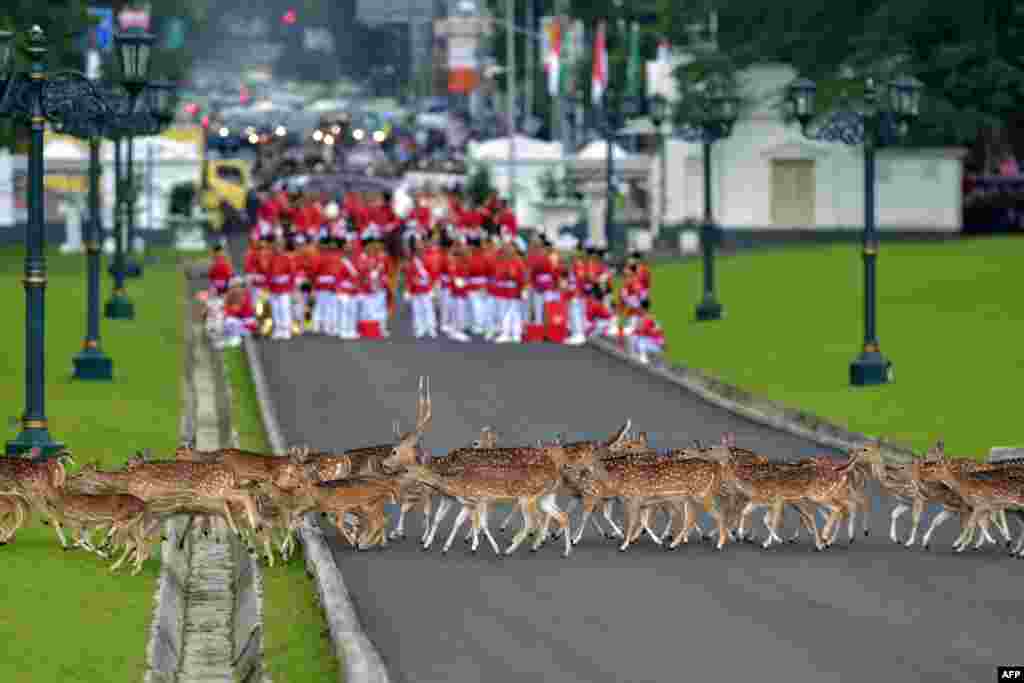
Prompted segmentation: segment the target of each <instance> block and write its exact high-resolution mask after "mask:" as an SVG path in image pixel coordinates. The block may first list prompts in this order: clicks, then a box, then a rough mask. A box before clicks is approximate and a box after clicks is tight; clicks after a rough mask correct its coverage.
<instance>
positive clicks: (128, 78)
mask: <svg viewBox="0 0 1024 683" xmlns="http://www.w3.org/2000/svg"><path fill="white" fill-rule="evenodd" d="M116 39H117V44H118V50H117V55H118V61H119V62H120V66H121V84H122V85H123V86H124V89H125V90H127V91H128V94H129V96H130V98H131V103H132V108H131V111H130V114H131V116H130V117H129V118H128V119H127V120H125V121H122V122H120V125H118V126H117V127H116V130H114V131H112V133H113V134H111V135H109V137H110V138H111V140H112V141H113V143H114V193H115V203H114V263H113V264H112V267H111V274H112V275H113V276H114V291H113V292H112V293H111V296H110V299H109V300H108V301H107V304H106V306H105V307H104V314H105V315H106V317H108V318H110V319H111V320H133V319H134V318H135V306H134V304H133V303H132V301H131V299H129V298H128V292H127V290H126V289H125V286H124V281H125V278H126V277H128V276H129V265H128V261H127V253H126V249H128V248H129V247H130V245H129V244H125V242H126V241H127V240H126V239H125V231H126V230H129V231H130V230H131V226H132V225H133V223H134V216H133V213H134V210H135V196H134V194H135V185H134V182H133V180H132V179H131V173H132V172H133V171H132V168H131V160H132V139H133V138H134V136H135V135H138V134H141V133H143V131H142V130H139V129H138V127H142V126H146V125H149V124H148V123H147V121H149V120H151V118H152V117H149V116H148V115H147V114H146V113H145V112H141V111H139V110H138V106H137V104H138V98H139V94H140V93H142V91H143V89H144V88H145V87H146V81H147V80H148V79H149V65H150V61H151V60H150V50H151V49H152V45H153V40H154V38H153V36H152V35H150V34H148V33H145V32H144V31H139V30H132V31H126V32H125V33H119V34H118V35H117V36H116ZM133 124H134V125H133ZM124 138H127V141H128V175H127V178H126V177H125V174H124V173H123V171H122V164H121V140H122V139H124ZM130 238H131V237H130V236H129V238H128V239H130ZM136 274H137V272H136Z"/></svg>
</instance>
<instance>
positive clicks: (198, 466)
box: [79, 461, 262, 536]
mask: <svg viewBox="0 0 1024 683" xmlns="http://www.w3.org/2000/svg"><path fill="white" fill-rule="evenodd" d="M79 478H80V480H81V481H82V482H83V483H85V484H93V485H101V486H106V487H108V488H110V489H111V490H112V492H118V493H130V494H131V495H133V496H135V497H137V498H139V499H141V500H143V501H145V502H147V503H149V502H151V501H153V500H156V499H159V498H161V497H168V496H175V495H187V496H190V497H191V498H193V499H194V500H195V501H196V502H197V503H208V504H212V505H213V506H215V507H217V508H218V509H220V510H221V511H223V512H224V516H225V519H226V520H227V522H228V525H229V526H230V527H231V530H232V531H233V532H234V533H235V534H238V535H239V536H241V532H240V531H239V528H238V525H237V524H236V523H235V519H234V516H233V515H232V513H231V507H230V503H232V502H234V503H238V504H240V505H241V506H242V507H243V508H244V510H245V512H246V516H247V517H248V521H249V523H250V525H251V526H252V528H253V529H255V530H256V531H257V532H258V531H259V530H260V529H261V528H262V526H261V525H260V522H259V515H258V513H257V511H256V504H255V502H254V501H253V498H252V496H251V495H250V494H249V493H248V492H247V491H245V490H242V489H241V488H240V487H239V482H238V477H237V475H235V472H234V470H232V469H231V468H229V467H227V466H225V465H221V464H217V463H202V462H190V461H174V462H157V463H145V464H142V465H136V466H135V467H133V468H131V469H129V470H121V471H113V472H103V471H100V470H99V468H97V467H96V466H95V464H88V465H85V466H84V467H83V468H82V470H81V472H79Z"/></svg>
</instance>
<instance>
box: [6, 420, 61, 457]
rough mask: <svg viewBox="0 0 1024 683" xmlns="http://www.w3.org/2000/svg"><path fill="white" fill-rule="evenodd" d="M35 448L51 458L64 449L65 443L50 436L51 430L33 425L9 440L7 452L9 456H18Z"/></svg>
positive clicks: (42, 454) (42, 455)
mask: <svg viewBox="0 0 1024 683" xmlns="http://www.w3.org/2000/svg"><path fill="white" fill-rule="evenodd" d="M33 448H38V449H39V450H40V451H41V454H40V455H41V457H43V458H51V457H53V456H54V455H56V454H57V453H60V452H61V451H63V450H64V444H62V443H58V442H56V441H54V440H53V439H51V438H50V430H48V429H46V428H45V427H44V428H37V427H33V428H30V429H23V430H22V431H21V433H20V434H18V435H17V436H16V437H14V440H13V441H8V442H7V444H6V448H5V453H6V454H7V455H9V456H12V455H13V456H17V455H23V454H25V453H28V452H29V451H30V450H32V449H33Z"/></svg>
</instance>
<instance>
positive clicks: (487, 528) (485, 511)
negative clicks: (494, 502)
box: [481, 505, 501, 557]
mask: <svg viewBox="0 0 1024 683" xmlns="http://www.w3.org/2000/svg"><path fill="white" fill-rule="evenodd" d="M489 512H490V510H489V508H488V506H487V505H484V508H483V513H482V517H481V526H482V527H483V532H484V536H486V537H487V542H488V543H490V544H491V548H493V549H494V554H495V555H497V556H498V557H501V548H499V547H498V542H497V541H495V540H494V536H493V535H492V534H491V528H490V522H489V521H488V519H487V515H488V514H489Z"/></svg>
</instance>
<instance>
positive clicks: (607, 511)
mask: <svg viewBox="0 0 1024 683" xmlns="http://www.w3.org/2000/svg"><path fill="white" fill-rule="evenodd" d="M614 507H615V499H614V498H609V499H608V500H606V501H605V502H604V508H603V510H602V511H601V512H602V514H603V515H604V521H606V522H608V526H610V527H611V528H612V534H613V536H612V537H613V538H625V535H624V534H623V531H622V529H620V528H619V527H618V525H617V524H615V520H614V519H612V510H613V508H614ZM623 524H625V521H624V522H623Z"/></svg>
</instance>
